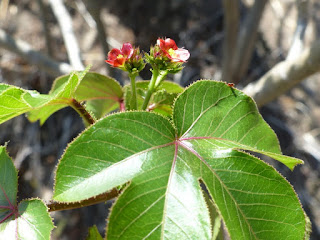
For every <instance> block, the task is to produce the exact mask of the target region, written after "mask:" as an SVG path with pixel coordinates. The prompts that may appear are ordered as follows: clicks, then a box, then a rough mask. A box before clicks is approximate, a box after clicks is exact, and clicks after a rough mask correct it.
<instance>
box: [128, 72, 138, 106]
mask: <svg viewBox="0 0 320 240" xmlns="http://www.w3.org/2000/svg"><path fill="white" fill-rule="evenodd" d="M136 77H137V74H134V73H133V74H130V73H129V78H130V82H131V99H130V110H137V90H136Z"/></svg>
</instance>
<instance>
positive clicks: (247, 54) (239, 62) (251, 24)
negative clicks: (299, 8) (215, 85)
mask: <svg viewBox="0 0 320 240" xmlns="http://www.w3.org/2000/svg"><path fill="white" fill-rule="evenodd" d="M267 2H268V0H260V1H254V4H253V6H252V7H251V9H250V12H249V14H248V15H247V17H246V19H245V21H244V24H243V26H242V27H241V30H240V33H239V37H238V41H237V47H236V49H235V50H236V51H235V53H234V58H233V62H232V74H233V82H235V83H237V82H239V80H241V78H242V77H243V76H244V74H245V73H246V71H247V70H248V66H249V64H250V60H251V57H252V53H253V50H254V45H255V40H256V38H257V33H258V27H259V23H260V20H261V17H262V13H263V10H264V7H265V5H266V3H267Z"/></svg>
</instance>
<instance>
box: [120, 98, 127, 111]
mask: <svg viewBox="0 0 320 240" xmlns="http://www.w3.org/2000/svg"><path fill="white" fill-rule="evenodd" d="M119 105H120V107H119V109H120V112H124V111H125V110H126V107H125V106H124V100H123V98H121V99H119Z"/></svg>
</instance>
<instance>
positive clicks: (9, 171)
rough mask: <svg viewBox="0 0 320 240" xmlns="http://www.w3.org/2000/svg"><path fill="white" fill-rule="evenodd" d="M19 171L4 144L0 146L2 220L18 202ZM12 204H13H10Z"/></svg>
mask: <svg viewBox="0 0 320 240" xmlns="http://www.w3.org/2000/svg"><path fill="white" fill-rule="evenodd" d="M17 191H18V173H17V170H16V168H15V167H14V165H13V162H12V160H11V158H10V157H9V156H8V154H7V152H6V148H5V147H4V146H0V221H1V220H2V219H3V218H4V217H5V216H6V215H7V214H8V209H5V208H1V206H2V207H4V206H6V207H11V206H14V205H16V204H17ZM10 204H11V205H10Z"/></svg>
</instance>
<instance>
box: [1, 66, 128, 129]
mask: <svg viewBox="0 0 320 240" xmlns="http://www.w3.org/2000/svg"><path fill="white" fill-rule="evenodd" d="M88 70H89V67H88V68H87V69H86V70H85V71H83V72H73V73H71V74H70V75H67V76H62V77H60V78H57V79H56V80H55V82H54V84H53V86H52V89H51V90H50V92H49V94H40V93H38V92H37V91H28V90H24V89H21V88H18V87H15V86H11V85H6V84H0V124H1V123H3V122H5V121H8V120H9V119H11V118H13V117H16V116H19V115H21V114H23V113H28V118H29V120H30V121H31V122H35V121H37V120H40V124H43V123H44V122H45V121H46V120H47V118H48V117H50V116H51V115H52V114H53V113H55V112H56V111H58V110H60V109H62V108H64V107H67V106H72V103H73V99H75V100H77V101H78V102H84V101H86V110H87V111H89V112H92V113H93V115H94V118H96V119H99V118H101V117H102V116H104V115H105V114H107V113H109V112H111V111H113V110H115V109H117V108H119V104H120V103H121V102H122V101H123V100H122V95H123V93H122V89H121V87H120V85H119V84H118V83H117V82H116V81H115V80H114V79H112V78H109V77H106V76H103V75H101V74H98V73H88Z"/></svg>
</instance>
